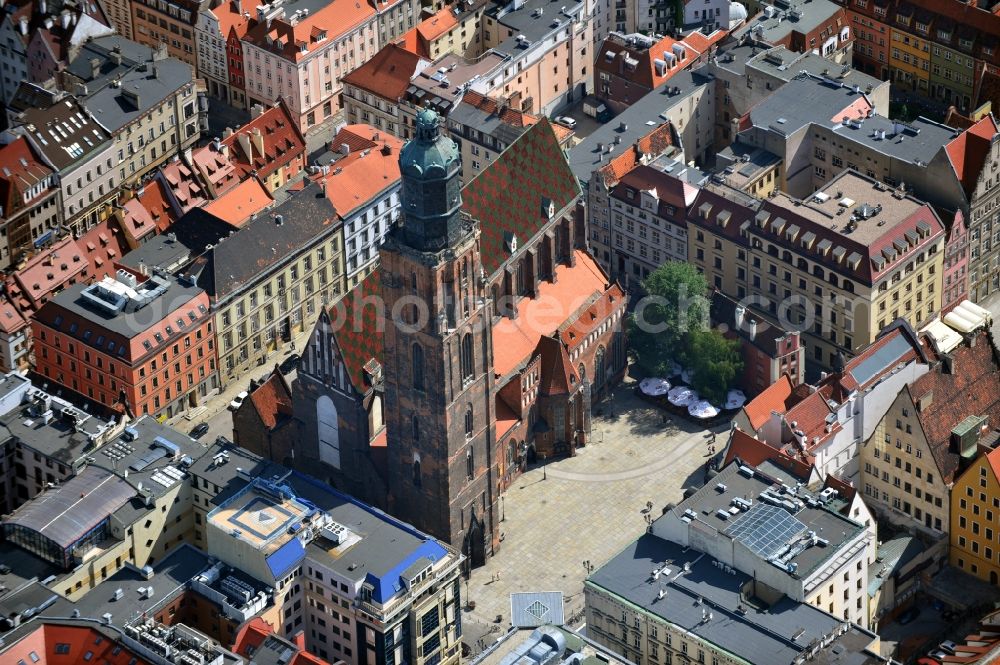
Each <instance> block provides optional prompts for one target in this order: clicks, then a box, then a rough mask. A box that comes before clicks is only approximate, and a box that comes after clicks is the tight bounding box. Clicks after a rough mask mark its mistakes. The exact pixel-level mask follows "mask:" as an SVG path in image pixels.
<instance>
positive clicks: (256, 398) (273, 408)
mask: <svg viewBox="0 0 1000 665" xmlns="http://www.w3.org/2000/svg"><path fill="white" fill-rule="evenodd" d="M250 403H251V404H252V405H253V408H254V410H256V411H257V415H258V416H260V420H261V422H263V423H264V426H265V427H267V428H268V429H269V430H274V429H277V427H278V426H279V425H281V424H284V422H285V421H286V420H287V419H288V418H291V416H292V391H291V389H290V388H289V387H288V383H287V382H286V381H285V377H284V376H282V375H281V371H279V370H278V368H275V369H274V371H272V372H271V376H269V377H268V378H267V380H266V381H264V383H262V384H260V385H259V386H257V388H256V389H255V390H254V391H253V392H251V393H250Z"/></svg>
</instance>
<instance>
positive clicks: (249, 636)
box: [231, 617, 329, 665]
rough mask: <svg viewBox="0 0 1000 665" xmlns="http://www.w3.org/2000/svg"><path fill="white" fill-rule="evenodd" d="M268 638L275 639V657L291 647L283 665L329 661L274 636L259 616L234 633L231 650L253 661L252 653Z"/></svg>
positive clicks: (317, 664) (256, 651) (319, 663)
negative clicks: (289, 654)
mask: <svg viewBox="0 0 1000 665" xmlns="http://www.w3.org/2000/svg"><path fill="white" fill-rule="evenodd" d="M272 636H273V637H272ZM269 638H270V639H273V640H276V642H277V644H275V645H274V647H271V648H272V649H275V648H276V650H277V653H275V654H274V656H273V657H275V658H277V657H279V656H281V654H282V653H284V651H285V650H286V649H291V650H292V651H293V654H292V655H291V657H290V658H289V659H288V660H284V661H282V662H283V663H285V665H329V663H327V662H326V661H325V660H323V659H322V658H320V657H319V656H314V655H312V654H311V653H309V652H308V651H306V650H305V649H303V648H301V647H300V646H299V645H297V644H295V643H292V642H289V641H288V640H284V639H281V638H278V637H277V636H275V635H274V627H273V626H271V624H269V623H267V622H266V621H264V619H262V618H260V617H254V618H253V619H251V620H250V621H248V622H246V623H245V624H243V626H242V627H241V628H240V631H239V633H237V634H236V640H235V641H234V642H233V646H232V647H231V650H232V651H233V652H234V653H235V654H236V655H238V656H244V657H245V658H247V659H249V660H250V661H251V662H254V660H255V659H254V658H253V656H254V654H257V653H258V652H259V651H260V649H261V646H263V645H264V643H265V641H267V640H268V639H269ZM269 659H270V657H269Z"/></svg>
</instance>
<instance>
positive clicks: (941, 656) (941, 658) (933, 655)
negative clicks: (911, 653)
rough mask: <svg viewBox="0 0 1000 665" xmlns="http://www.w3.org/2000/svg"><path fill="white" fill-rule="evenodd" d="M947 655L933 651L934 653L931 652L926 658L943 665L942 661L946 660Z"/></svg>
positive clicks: (939, 650) (936, 650)
mask: <svg viewBox="0 0 1000 665" xmlns="http://www.w3.org/2000/svg"><path fill="white" fill-rule="evenodd" d="M948 655H949V654H947V653H945V652H944V651H942V650H941V649H935V650H934V651H931V652H930V653H929V654H927V657H928V658H933V659H934V660H936V661H937V662H939V663H943V662H944V659H945V658H947V657H948Z"/></svg>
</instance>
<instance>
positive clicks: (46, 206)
mask: <svg viewBox="0 0 1000 665" xmlns="http://www.w3.org/2000/svg"><path fill="white" fill-rule="evenodd" d="M60 194H61V192H60V191H59V183H58V174H57V172H56V171H55V170H54V169H52V168H51V167H50V166H49V165H48V164H46V163H45V161H44V160H43V158H42V157H41V156H40V155H39V154H38V153H37V152H36V151H35V150H34V149H33V148H32V145H31V143H30V142H29V141H28V140H27V139H25V138H24V137H20V138H17V139H15V140H13V141H11V142H10V143H8V144H7V145H5V146H2V147H0V240H2V242H0V265H3V266H10V265H11V264H13V263H15V262H17V261H19V260H20V259H21V258H22V257H23V256H25V255H27V254H29V253H30V252H32V251H33V250H35V249H36V248H38V247H41V246H43V245H45V244H46V243H47V242H49V240H51V238H52V236H53V234H54V233H55V230H56V228H57V227H58V226H59V224H60V223H61V222H62V205H61V204H62V200H61V196H60Z"/></svg>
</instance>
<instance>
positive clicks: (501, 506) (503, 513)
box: [500, 494, 507, 522]
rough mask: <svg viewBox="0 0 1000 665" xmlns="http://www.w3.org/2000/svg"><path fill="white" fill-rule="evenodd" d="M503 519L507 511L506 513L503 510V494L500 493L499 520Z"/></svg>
mask: <svg viewBox="0 0 1000 665" xmlns="http://www.w3.org/2000/svg"><path fill="white" fill-rule="evenodd" d="M505 519H507V513H506V511H504V505H503V494H501V495H500V521H501V522H503V521H504V520H505Z"/></svg>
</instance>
